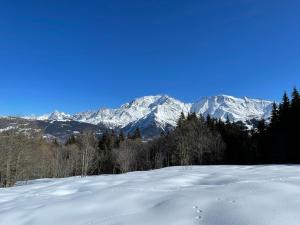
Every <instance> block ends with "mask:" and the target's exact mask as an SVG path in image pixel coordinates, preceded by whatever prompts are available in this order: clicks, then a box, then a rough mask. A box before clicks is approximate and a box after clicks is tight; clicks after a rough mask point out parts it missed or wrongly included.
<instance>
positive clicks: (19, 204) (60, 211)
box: [0, 165, 300, 225]
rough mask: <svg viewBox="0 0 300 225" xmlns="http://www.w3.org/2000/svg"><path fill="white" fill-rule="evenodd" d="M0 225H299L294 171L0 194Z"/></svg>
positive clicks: (157, 173) (204, 172)
mask: <svg viewBox="0 0 300 225" xmlns="http://www.w3.org/2000/svg"><path fill="white" fill-rule="evenodd" d="M0 224H1V225H123V224H124V225H169V224H170V225H179V224H180V225H194V224H199V225H201V224H206V225H299V224H300V166H295V165H293V166H193V167H173V168H165V169H161V170H154V171H148V172H133V173H128V174H123V175H110V176H94V177H87V178H80V177H73V178H66V179H43V180H37V181H32V182H30V183H29V184H27V185H22V186H16V187H13V188H7V189H0Z"/></svg>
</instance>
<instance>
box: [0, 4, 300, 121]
mask: <svg viewBox="0 0 300 225" xmlns="http://www.w3.org/2000/svg"><path fill="white" fill-rule="evenodd" d="M0 3H1V7H0V78H1V79H0V114H2V115H3V114H5V115H6V114H14V115H25V114H42V113H46V112H50V111H53V110H55V109H58V110H61V111H66V112H70V113H74V112H77V111H83V110H87V109H95V108H99V107H104V106H105V107H117V106H119V105H120V104H122V103H124V102H127V101H130V100H131V99H132V98H135V97H139V96H143V95H152V94H160V93H164V94H168V95H171V96H173V97H175V98H178V99H180V100H183V101H187V102H193V101H196V100H198V99H199V98H200V97H202V96H207V95H216V94H221V93H224V94H229V95H235V96H250V97H260V98H266V99H271V100H273V99H274V100H279V99H280V98H281V95H282V92H283V91H284V90H288V91H289V90H290V89H291V88H292V87H293V86H294V85H297V86H298V87H300V41H299V40H300V26H299V23H300V13H299V8H300V1H297V0H287V1H282V0H238V1H237V0H216V1H208V0H207V1H198V0H189V1H182V0H181V1H179V0H159V1H155V0H134V1H133V0H128V1H124V0H113V1H104V0H103V1H102V0H97V1H96V0H95V1H93V0H89V1H83V0H82V1H78V0H72V1H71V0H69V1H65V0H49V1H47V0H44V1H39V0H36V1H32V0H28V1H20V0H19V1H14V0H10V1H1V0H0Z"/></svg>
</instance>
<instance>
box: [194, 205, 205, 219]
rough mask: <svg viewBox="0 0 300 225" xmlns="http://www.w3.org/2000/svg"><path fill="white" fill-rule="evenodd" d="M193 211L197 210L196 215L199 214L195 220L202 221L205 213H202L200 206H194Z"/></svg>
mask: <svg viewBox="0 0 300 225" xmlns="http://www.w3.org/2000/svg"><path fill="white" fill-rule="evenodd" d="M193 209H195V210H196V213H197V214H198V215H197V216H196V217H195V219H196V220H201V219H202V213H203V211H202V210H201V209H199V207H198V206H194V207H193Z"/></svg>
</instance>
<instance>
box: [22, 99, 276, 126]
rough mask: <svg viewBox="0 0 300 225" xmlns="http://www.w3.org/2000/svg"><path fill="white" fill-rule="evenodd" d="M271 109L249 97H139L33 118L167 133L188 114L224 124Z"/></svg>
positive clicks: (260, 115) (264, 115) (267, 114)
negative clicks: (118, 104) (111, 106)
mask: <svg viewBox="0 0 300 225" xmlns="http://www.w3.org/2000/svg"><path fill="white" fill-rule="evenodd" d="M271 110H272V101H267V100H261V99H252V98H247V97H243V98H236V97H233V96H229V95H217V96H211V97H204V98H202V99H200V100H199V101H197V102H195V103H184V102H182V101H180V100H177V99H175V98H172V97H170V96H168V95H153V96H143V97H140V98H136V99H134V100H133V101H131V102H129V103H125V104H123V105H121V107H120V108H117V109H107V108H102V109H99V110H95V111H87V112H81V113H76V114H74V115H69V114H66V113H64V112H59V111H55V112H53V113H50V114H46V115H43V116H38V117H31V119H36V120H49V121H78V122H84V123H90V124H94V125H98V124H102V125H104V126H106V127H108V128H111V129H115V128H119V129H123V128H125V129H126V130H132V129H135V128H136V127H140V128H145V129H147V128H149V127H151V126H152V127H156V128H159V129H161V130H165V128H167V127H175V126H176V123H177V120H178V118H179V116H180V114H181V112H183V113H184V114H186V115H187V114H188V113H191V112H195V113H196V114H197V115H200V114H202V115H203V116H207V115H210V116H211V117H213V118H217V119H221V120H223V121H225V120H227V118H228V119H229V120H230V121H235V122H236V121H242V122H246V121H249V120H252V119H262V118H264V119H268V118H269V117H270V114H271ZM27 118H28V117H27Z"/></svg>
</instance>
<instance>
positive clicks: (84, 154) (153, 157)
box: [0, 88, 300, 187]
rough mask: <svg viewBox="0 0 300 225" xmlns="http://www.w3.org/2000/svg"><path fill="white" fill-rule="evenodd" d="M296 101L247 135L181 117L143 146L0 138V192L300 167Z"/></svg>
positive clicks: (130, 138) (86, 139) (123, 137)
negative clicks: (216, 167)
mask: <svg viewBox="0 0 300 225" xmlns="http://www.w3.org/2000/svg"><path fill="white" fill-rule="evenodd" d="M299 127H300V96H299V92H298V91H297V89H296V88H294V90H293V92H292V96H291V99H289V97H288V95H287V94H286V93H285V94H284V96H283V100H282V102H281V103H280V104H278V105H277V104H276V103H274V104H273V111H272V116H271V118H270V121H264V120H261V121H258V125H257V128H255V129H252V130H249V129H247V127H245V125H244V124H243V123H242V122H236V123H231V122H230V121H229V120H227V121H226V122H223V121H221V120H219V119H214V118H211V117H210V116H207V117H206V118H204V117H203V116H196V114H194V113H192V114H189V115H184V114H183V113H182V114H181V116H180V118H179V120H178V124H177V127H176V128H174V130H173V131H170V132H167V133H162V134H161V135H160V137H158V138H155V139H153V140H148V141H146V140H143V138H142V136H141V133H140V130H139V129H136V130H135V132H134V133H132V134H124V133H123V132H122V131H121V132H119V133H117V132H115V131H113V130H108V131H107V132H105V133H104V134H102V135H101V136H100V137H97V136H96V135H95V134H94V133H92V132H89V131H86V132H83V133H82V134H78V135H76V136H71V137H70V138H69V139H68V140H67V141H66V142H65V143H58V142H57V141H49V140H46V139H44V138H43V137H42V135H35V136H33V137H32V136H31V137H28V136H25V135H22V134H20V133H18V132H17V131H8V132H3V133H1V134H0V187H8V186H12V185H14V184H15V183H16V182H17V181H26V180H30V179H38V178H46V177H47V178H60V177H68V176H87V175H98V174H118V173H126V172H130V171H137V170H150V169H159V168H162V167H168V166H185V165H211V164H267V163H300V148H299V138H300V133H299V132H298V130H299Z"/></svg>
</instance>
